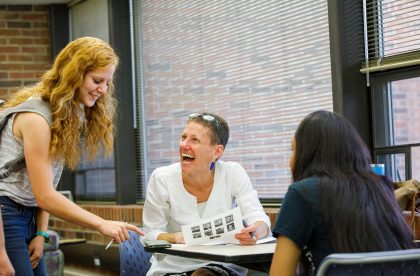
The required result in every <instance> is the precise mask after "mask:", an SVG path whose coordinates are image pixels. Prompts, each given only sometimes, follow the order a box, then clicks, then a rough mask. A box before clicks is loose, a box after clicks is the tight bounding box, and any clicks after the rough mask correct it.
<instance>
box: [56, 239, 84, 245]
mask: <svg viewBox="0 0 420 276" xmlns="http://www.w3.org/2000/svg"><path fill="white" fill-rule="evenodd" d="M85 242H86V239H60V241H59V244H60V246H61V245H69V244H79V243H85Z"/></svg>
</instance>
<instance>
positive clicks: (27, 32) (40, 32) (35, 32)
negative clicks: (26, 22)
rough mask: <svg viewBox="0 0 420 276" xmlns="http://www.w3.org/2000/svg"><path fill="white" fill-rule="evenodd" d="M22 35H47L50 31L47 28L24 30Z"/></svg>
mask: <svg viewBox="0 0 420 276" xmlns="http://www.w3.org/2000/svg"><path fill="white" fill-rule="evenodd" d="M22 35H23V36H39V37H45V36H49V35H50V32H49V31H47V30H22Z"/></svg>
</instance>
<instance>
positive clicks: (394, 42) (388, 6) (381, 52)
mask: <svg viewBox="0 0 420 276" xmlns="http://www.w3.org/2000/svg"><path fill="white" fill-rule="evenodd" d="M365 14H366V18H365V24H366V26H367V28H366V37H365V44H366V46H367V47H366V49H367V60H365V62H364V63H363V65H362V69H361V71H362V72H363V73H366V72H367V71H369V72H376V71H385V70H389V69H394V68H400V67H407V66H412V65H417V64H420V2H419V1H417V0H372V1H368V2H367V3H366V10H365ZM366 65H368V66H366Z"/></svg>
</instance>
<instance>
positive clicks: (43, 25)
mask: <svg viewBox="0 0 420 276" xmlns="http://www.w3.org/2000/svg"><path fill="white" fill-rule="evenodd" d="M32 26H33V28H40V29H47V28H49V26H50V24H49V23H48V22H32Z"/></svg>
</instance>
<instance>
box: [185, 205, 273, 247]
mask: <svg viewBox="0 0 420 276" xmlns="http://www.w3.org/2000/svg"><path fill="white" fill-rule="evenodd" d="M243 227H244V226H243V224H242V215H241V210H240V209H239V207H236V208H234V209H232V210H229V211H227V212H224V213H222V214H220V215H217V216H213V217H210V218H206V219H203V220H200V221H197V222H194V223H191V224H188V225H183V226H181V229H182V234H183V235H184V240H185V245H187V246H191V245H214V244H226V243H234V244H239V241H238V240H237V239H235V234H237V233H240V232H241V230H242V228H243ZM273 240H275V238H273V237H267V238H264V239H261V240H258V241H257V244H259V243H266V242H270V241H273Z"/></svg>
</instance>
